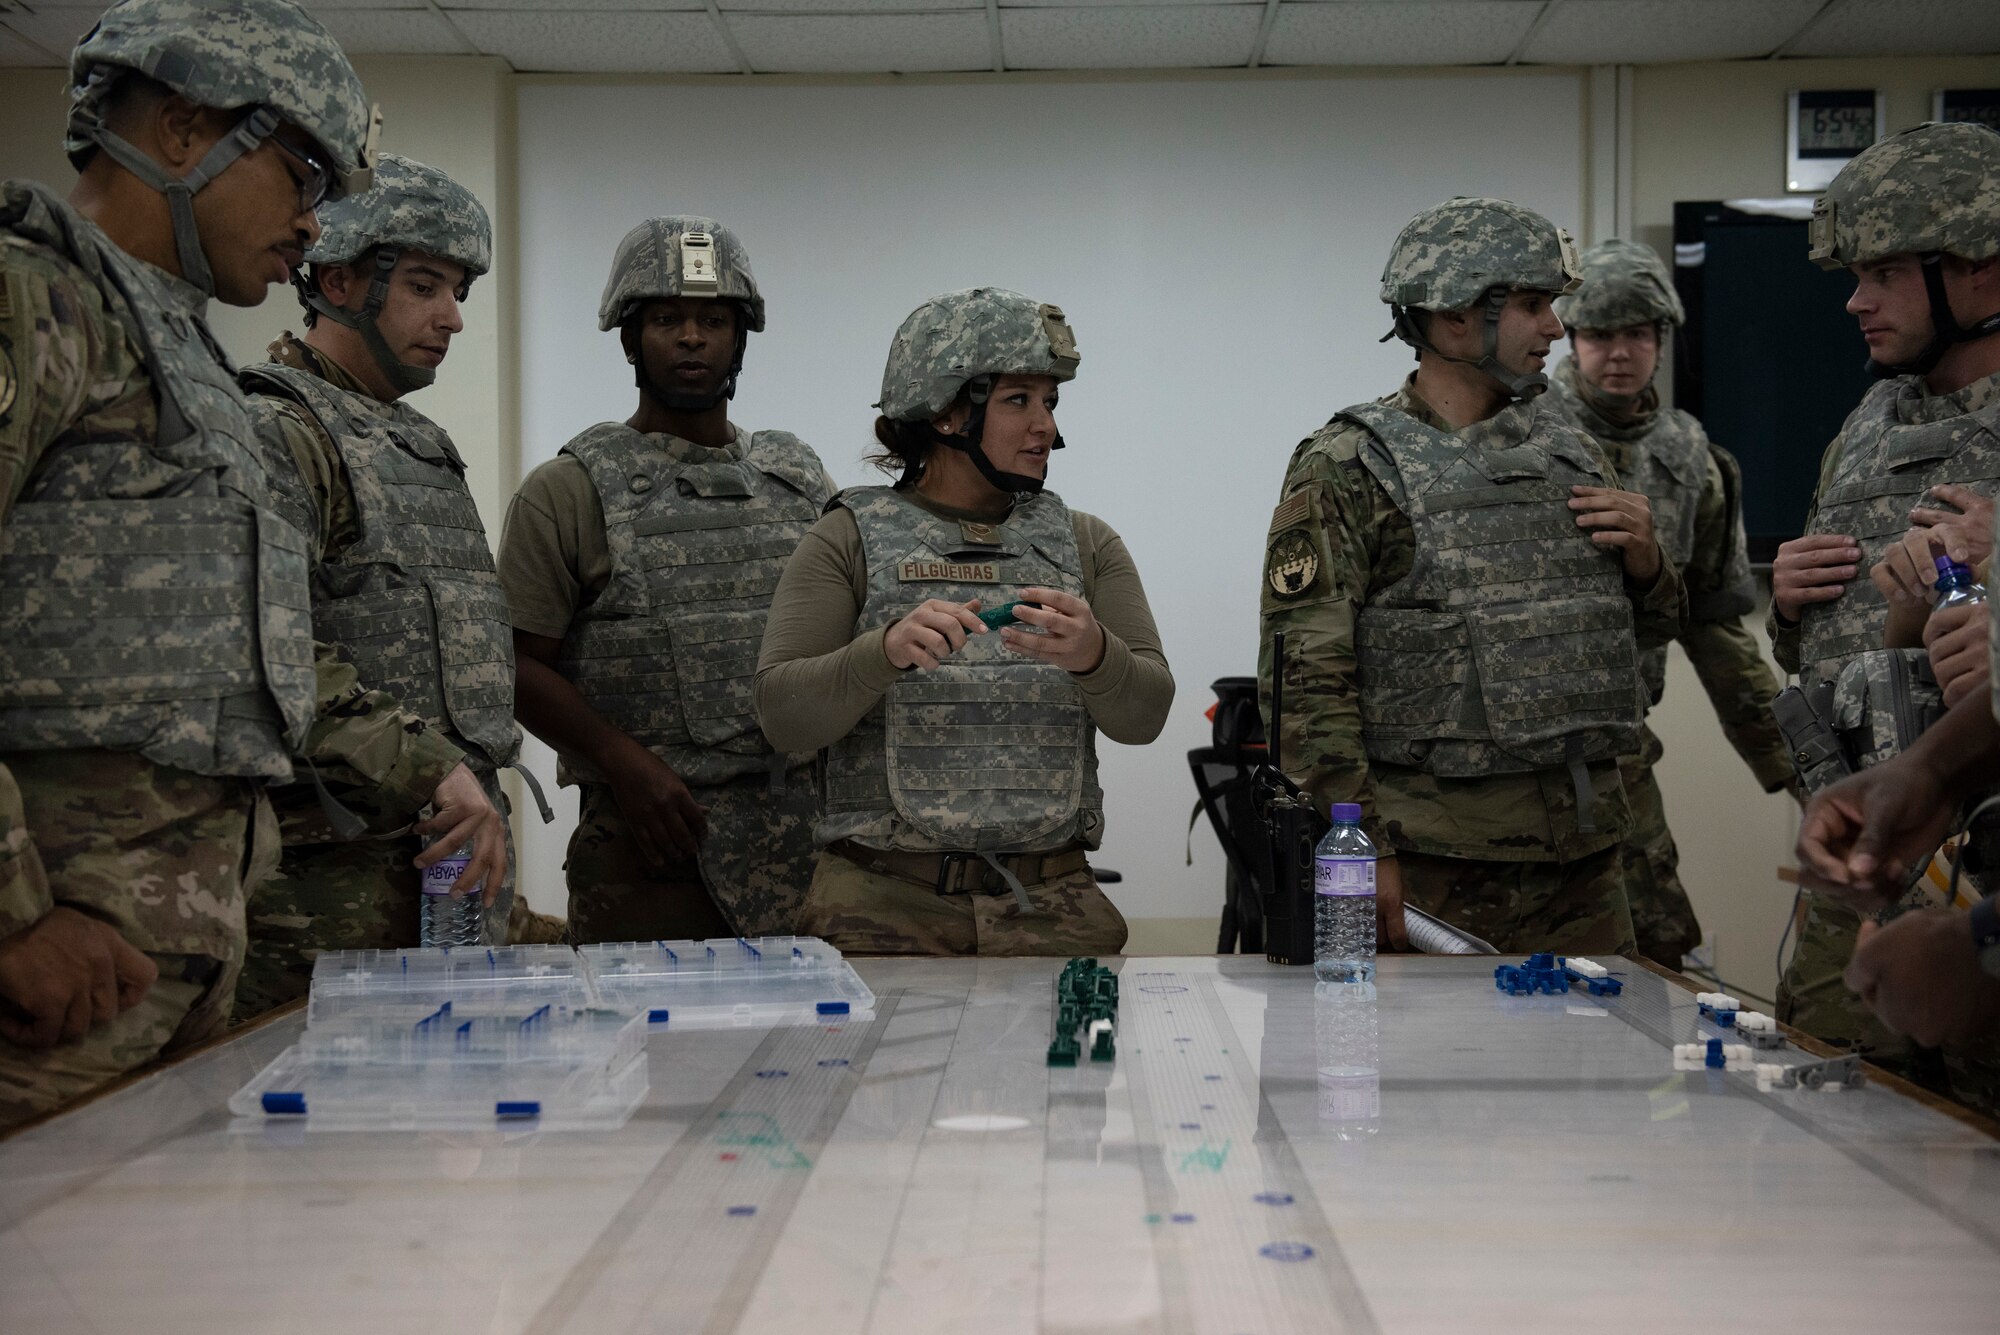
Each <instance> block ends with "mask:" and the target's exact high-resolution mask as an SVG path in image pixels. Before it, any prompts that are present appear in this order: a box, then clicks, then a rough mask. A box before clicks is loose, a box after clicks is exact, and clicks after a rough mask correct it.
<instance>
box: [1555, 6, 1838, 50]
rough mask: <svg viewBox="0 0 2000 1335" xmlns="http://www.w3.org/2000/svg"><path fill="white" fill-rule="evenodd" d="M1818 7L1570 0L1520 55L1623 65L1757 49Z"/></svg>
mask: <svg viewBox="0 0 2000 1335" xmlns="http://www.w3.org/2000/svg"><path fill="white" fill-rule="evenodd" d="M1821 7H1822V0H1589V3H1577V0H1571V2H1570V3H1568V4H1562V5H1557V6H1556V7H1555V8H1554V9H1552V10H1550V11H1549V16H1548V19H1547V21H1546V22H1544V23H1543V24H1542V26H1541V28H1540V30H1539V31H1537V32H1536V33H1535V35H1534V37H1533V38H1532V39H1530V40H1529V42H1528V45H1527V47H1526V49H1525V50H1523V51H1522V53H1521V58H1522V59H1523V60H1529V61H1536V62H1538V63H1541V64H1547V65H1627V64H1664V63H1666V62H1668V61H1674V60H1740V59H1743V58H1744V57H1750V56H1765V55H1769V54H1770V53H1771V52H1772V51H1774V50H1776V49H1777V48H1778V47H1779V46H1781V45H1782V44H1783V43H1784V41H1785V39H1786V38H1788V37H1790V36H1791V35H1792V34H1793V33H1795V32H1797V31H1798V30H1799V29H1800V28H1802V27H1804V26H1805V24H1806V21H1807V20H1808V19H1810V18H1812V16H1813V15H1814V14H1817V13H1818V12H1819V11H1820V9H1821Z"/></svg>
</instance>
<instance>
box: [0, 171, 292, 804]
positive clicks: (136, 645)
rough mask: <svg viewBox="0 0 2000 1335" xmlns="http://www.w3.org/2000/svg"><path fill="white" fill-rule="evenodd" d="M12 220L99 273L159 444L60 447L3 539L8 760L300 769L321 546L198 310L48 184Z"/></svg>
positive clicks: (195, 301) (3, 740)
mask: <svg viewBox="0 0 2000 1335" xmlns="http://www.w3.org/2000/svg"><path fill="white" fill-rule="evenodd" d="M0 228H4V229H5V230H6V231H7V232H9V233H11V234H12V235H14V236H18V237H22V238H25V239H27V240H30V241H35V242H39V243H41V244H44V245H46V246H48V247H50V248H51V249H53V250H55V251H56V252H57V253H59V254H61V255H62V256H63V257H64V258H65V259H67V260H69V261H70V262H71V263H73V264H75V265H76V266H77V267H78V268H79V269H81V270H82V271H83V272H84V273H85V274H86V275H87V276H88V278H89V279H90V281H91V283H92V285H93V286H94V287H95V288H96V290H97V291H98V292H99V293H100V294H101V295H102V297H103V299H104V302H105V305H106V306H107V307H108V308H109V309H110V310H111V312H112V313H113V314H114V316H115V317H116V318H117V320H118V322H119V323H120V324H121V325H122V326H123V327H124V329H125V332H126V334H127V335H128V336H129V337H130V338H131V340H132V342H133V344H134V345H135V346H136V347H137V349H138V350H139V354H140V357H141V359H142V360H143V362H144V364H145V366H146V368H147V370H148V372H149V373H150V375H151V378H152V382H153V386H154V388H155V390H156V391H157V393H158V397H159V422H158V432H157V435H156V436H155V437H154V438H153V439H150V440H104V441H92V440H75V441H69V442H65V443H63V444H62V445H60V446H58V447H57V448H55V449H53V450H51V451H50V452H49V453H48V454H46V455H45V456H44V457H43V458H42V460H41V462H40V464H39V465H38V466H37V467H36V469H35V471H34V474H33V475H32V476H31V477H30V478H29V479H28V483H27V487H26V489H25V490H24V491H23V492H22V493H21V496H20V499H19V501H18V503H17V504H16V505H15V507H14V510H13V512H12V513H11V514H10V515H9V516H8V517H7V519H6V521H5V525H4V528H0V750H4V751H15V750H42V749H62V750H67V749H74V748H82V747H101V748H107V749H111V750H119V751H136V752H138V753H139V754H141V755H143V756H145V757H146V758H147V759H149V760H152V761H153V762H155V763H156V764H160V765H166V766H171V767H173V768H176V769H183V770H190V771H193V772H195V773H198V774H210V775H244V776H258V777H264V778H277V779H284V778H289V777H290V775H291V772H292V768H291V760H290V755H291V753H292V750H293V748H294V747H295V746H296V745H297V744H299V743H300V742H302V741H303V739H304V737H305V732H306V728H307V726H308V725H309V724H310V723H311V722H312V718H313V712H314V681H313V653H312V633H311V606H312V603H311V594H310V592H309V589H308V586H307V571H308V568H309V566H310V563H311V544H310V542H309V540H308V539H307V537H306V535H305V534H304V533H301V532H300V531H299V530H298V529H297V528H295V527H294V526H293V525H292V524H291V523H289V522H287V521H286V520H285V519H284V518H282V517H281V516H280V514H279V512H278V511H277V510H275V509H274V508H272V506H271V502H270V493H269V485H268V479H267V477H266V475H265V471H264V463H263V456H262V454H261V453H260V452H259V449H258V445H257V437H256V432H255V429H254V427H253V425H252V419H251V416H250V409H249V406H248V405H247V404H246V403H245V402H244V399H243V395H242V393H241V392H240V391H239V390H238V389H237V387H236V382H235V380H234V378H233V377H232V376H231V374H230V371H229V366H228V361H227V359H226V358H225V356H224V355H223V353H222V350H221V348H220V347H219V346H218V345H217V344H216V343H215V340H214V336H213V335H211V334H210V333H209V331H208V326H207V324H206V322H205V320H204V318H203V307H204V305H205V304H206V303H205V301H204V299H203V298H202V297H201V296H200V295H199V294H198V293H197V292H196V291H195V289H193V288H192V287H189V286H188V285H187V284H184V283H180V282H178V281H177V280H175V279H173V278H172V277H171V276H169V275H167V274H165V273H162V272H161V271H159V270H157V269H153V268H151V267H150V266H148V265H146V264H143V263H141V262H140V261H138V260H135V259H133V258H132V257H131V256H129V255H127V254H125V252H123V251H121V250H120V249H118V248H117V247H116V246H114V245H113V244H111V242H110V241H109V240H108V239H107V238H106V237H105V236H104V234H103V233H102V232H100V231H99V230H98V229H97V228H96V227H95V226H93V225H92V224H91V223H90V222H89V221H88V220H86V219H85V218H83V217H82V216H81V215H79V214H77V213H76V212H75V211H74V210H72V209H71V208H70V207H69V206H68V205H67V204H65V203H63V202H62V201H61V200H59V199H57V198H56V197H55V196H54V195H53V194H51V193H49V192H48V191H47V190H45V189H44V188H42V187H40V186H35V185H27V184H23V183H20V182H11V183H9V184H8V185H7V186H6V188H5V191H4V196H0Z"/></svg>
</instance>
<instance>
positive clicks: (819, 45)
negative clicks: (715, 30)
mask: <svg viewBox="0 0 2000 1335" xmlns="http://www.w3.org/2000/svg"><path fill="white" fill-rule="evenodd" d="M728 23H729V30H730V31H731V32H732V33H734V34H735V35H736V44H737V45H738V46H740V47H742V48H743V54H744V56H745V57H746V58H747V59H748V60H749V62H750V67H751V68H752V69H754V70H756V71H757V72H758V73H760V74H763V73H773V74H870V73H883V72H893V73H899V74H900V73H909V72H914V71H936V70H990V69H992V68H993V47H992V43H991V41H990V40H989V38H988V36H987V32H986V16H985V15H984V14H983V13H964V14H870V15H863V16H857V17H848V18H832V17H828V16H823V15H809V14H733V15H731V16H730V17H729V19H728Z"/></svg>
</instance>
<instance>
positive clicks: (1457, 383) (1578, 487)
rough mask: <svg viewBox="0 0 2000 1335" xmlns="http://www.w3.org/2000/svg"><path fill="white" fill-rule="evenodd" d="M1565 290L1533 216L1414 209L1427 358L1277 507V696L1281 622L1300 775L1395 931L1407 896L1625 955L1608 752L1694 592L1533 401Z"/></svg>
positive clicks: (1542, 936)
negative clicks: (1375, 853) (1358, 812)
mask: <svg viewBox="0 0 2000 1335" xmlns="http://www.w3.org/2000/svg"><path fill="white" fill-rule="evenodd" d="M1576 281H1577V271H1576V260H1575V255H1574V252H1573V250H1572V249H1571V246H1570V241H1569V237H1568V235H1567V234H1566V233H1564V232H1562V231H1561V230H1560V229H1558V228H1557V227H1555V225H1554V224H1552V223H1550V222H1549V221H1548V220H1547V219H1546V218H1543V217H1542V216H1540V215H1539V214H1536V213H1533V212H1531V211H1529V210H1527V209H1524V208H1521V207H1520V206H1519V205H1516V204H1511V203H1508V202H1506V201H1505V200H1494V199H1454V200H1451V201H1448V202H1447V203H1445V204H1442V205H1439V206H1438V207H1436V208H1433V209H1428V210H1426V211H1424V212H1423V213H1420V214H1418V215H1417V216H1416V218H1414V219H1412V220H1411V222H1410V223H1409V224H1408V225H1407V226H1406V227H1405V228H1404V229H1403V231H1402V233H1401V235H1399V236H1398V237H1397V239H1396V243H1395V245H1394V247H1393V248H1392V250H1391V252H1390V256H1389V262H1388V265H1387V266H1386V267H1385V269H1384V270H1383V275H1382V293H1381V295H1382V300H1383V301H1384V302H1386V303H1388V305H1389V307H1390V309H1391V311H1392V312H1393V313H1394V318H1395V332H1396V334H1397V336H1398V337H1400V338H1401V339H1402V340H1403V341H1404V342H1406V343H1409V344H1410V345H1411V346H1413V347H1414V348H1415V349H1416V352H1417V370H1416V373H1415V374H1414V375H1412V376H1411V377H1410V378H1409V379H1408V380H1407V381H1405V382H1404V384H1403V387H1402V388H1401V389H1400V390H1398V391H1397V392H1396V393H1394V394H1392V395H1390V396H1389V397H1387V398H1385V399H1381V400H1378V401H1377V402H1375V403H1370V404H1362V405H1359V406H1357V407H1354V408H1349V409H1347V410H1345V411H1343V412H1341V413H1340V414H1338V415H1336V416H1335V417H1334V419H1333V420H1332V421H1331V422H1329V423H1328V424H1327V425H1326V426H1325V427H1324V428H1322V429H1321V430H1320V431H1319V432H1318V433H1317V434H1315V435H1313V436H1310V437H1308V438H1307V439H1306V440H1305V441H1303V442H1302V443H1301V444H1300V445H1299V447H1298V449H1297V451H1296V452H1294V454H1293V456H1292V461H1291V464H1290V467H1289V468H1288V469H1287V470H1286V474H1285V484H1284V491H1283V499H1282V500H1281V501H1280V503H1279V505H1278V508H1277V511H1276V513H1275V514H1274V515H1273V516H1272V518H1271V527H1270V536H1269V539H1268V544H1267V554H1266V558H1265V569H1264V583H1263V591H1262V598H1263V629H1264V639H1265V646H1264V649H1263V652H1262V654H1261V655H1260V675H1261V677H1262V685H1263V690H1264V692H1265V698H1266V700H1267V701H1268V699H1269V692H1270V688H1271V683H1272V676H1273V673H1274V672H1275V671H1276V670H1278V665H1276V664H1274V663H1273V662H1272V661H1271V657H1270V648H1269V641H1270V638H1271V633H1272V632H1274V631H1280V630H1282V631H1284V632H1285V634H1286V646H1285V650H1286V661H1285V662H1284V664H1283V665H1282V670H1283V671H1284V673H1285V678H1284V680H1285V703H1286V710H1285V717H1284V719H1283V726H1282V742H1283V751H1284V756H1285V760H1286V763H1287V767H1288V769H1289V770H1290V772H1291V775H1292V777H1293V778H1294V779H1295V780H1297V781H1298V782H1299V784H1300V785H1301V786H1302V787H1304V788H1305V789H1306V790H1307V791H1309V792H1310V793H1311V794H1312V795H1313V798H1314V799H1315V801H1316V802H1318V803H1320V804H1321V805H1322V806H1323V807H1324V806H1327V805H1330V804H1331V803H1334V802H1358V803H1360V804H1361V806H1362V809H1363V813H1364V814H1363V823H1364V828H1365V829H1366V830H1367V832H1368V835H1369V837H1370V838H1371V839H1372V840H1374V842H1375V844H1376V846H1377V847H1378V848H1379V849H1381V850H1382V852H1383V854H1384V856H1383V858H1382V860H1381V862H1380V864H1379V865H1378V868H1377V878H1378V880H1377V888H1378V896H1377V903H1378V911H1379V912H1380V914H1381V919H1382V921H1381V930H1382V932H1383V933H1384V934H1385V935H1384V939H1385V940H1387V941H1389V942H1391V943H1393V944H1401V942H1402V914H1401V912H1400V905H1401V901H1402V898H1403V897H1404V896H1406V895H1407V896H1408V898H1409V900H1410V902H1412V903H1414V904H1416V905H1417V906H1419V907H1420V908H1422V909H1424V910H1426V911H1428V912H1430V913H1434V914H1437V915H1439V916H1441V917H1444V918H1446V919H1447V920H1449V921H1451V922H1453V923H1456V924H1457V925H1459V926H1461V927H1463V928H1466V929H1467V930H1469V931H1471V932H1473V933H1475V934H1477V935H1479V936H1482V937H1484V938H1486V939H1487V940H1489V941H1491V942H1493V943H1494V944H1495V945H1496V946H1498V947H1499V948H1500V949H1501V950H1503V951H1530V950H1549V949H1554V950H1569V951H1579V952H1581V951H1630V950H1632V949H1633V945H1634V942H1633V933H1632V918H1631V913H1630V910H1629V908H1628V906H1627V902H1626V895H1625V877H1624V870H1623V863H1622V859H1621V854H1620V851H1619V845H1620V843H1621V842H1622V840H1623V839H1624V838H1625V835H1626V833H1627V831H1628V830H1629V829H1630V828H1631V818H1630V815H1629V813H1628V811H1627V806H1626V800H1625V792H1624V786H1623V784H1622V783H1621V781H1620V778H1619V763H1618V758H1619V757H1620V756H1625V755H1630V754H1633V753H1634V752H1635V751H1636V750H1637V749H1638V743H1639V729H1640V719H1641V716H1642V714H1643V712H1644V707H1645V695H1644V684H1643V679H1642V674H1641V669H1640V655H1641V652H1642V651H1643V650H1644V649H1649V648H1652V647H1655V646H1661V645H1664V644H1665V643H1666V642H1667V641H1668V640H1670V639H1671V638H1672V637H1673V636H1674V635H1675V634H1677V633H1678V632H1679V630H1680V628H1681V625H1682V619H1683V615H1684V610H1685V606H1684V594H1683V586H1682V584H1681V579H1680V575H1679V572H1678V571H1677V570H1676V568H1675V566H1674V564H1673V563H1672V562H1671V561H1667V560H1664V559H1663V557H1662V553H1661V549H1660V545H1659V543H1658V542H1657V541H1656V540H1655V539H1654V536H1653V523H1652V514H1651V507H1650V506H1649V504H1648V503H1647V500H1646V498H1645V497H1644V496H1642V495H1638V494H1636V493H1632V492H1627V491H1623V490H1621V489H1620V485H1619V481H1618V474H1617V473H1616V471H1615V470H1614V469H1613V468H1612V467H1611V465H1610V464H1609V463H1608V462H1607V461H1606V460H1605V458H1604V455H1603V452H1602V451H1601V450H1599V449H1598V447H1597V445H1596V444H1595V442H1593V441H1592V440H1591V439H1590V437H1588V436H1587V435H1585V434H1584V433H1582V432H1581V431H1579V430H1577V429H1576V427H1574V426H1573V425H1571V423H1570V422H1569V420H1568V418H1567V417H1566V416H1565V414H1564V413H1563V412H1562V411H1561V410H1560V409H1559V408H1557V407H1555V406H1554V405H1553V404H1552V403H1551V402H1550V401H1549V400H1548V399H1547V398H1546V397H1543V396H1542V395H1541V391H1542V390H1543V389H1544V388H1545V387H1546V385H1547V381H1546V380H1545V379H1544V378H1543V376H1542V375H1541V374H1540V369H1541V366H1542V364H1543V358H1544V357H1546V355H1547V353H1548V349H1549V345H1550V344H1551V343H1553V342H1554V341H1555V340H1556V339H1559V338H1561V337H1562V333H1563V327H1562V324H1561V323H1560V322H1559V321H1558V320H1557V319H1556V317H1555V314H1554V312H1553V310H1552V308H1551V302H1552V301H1553V299H1554V298H1555V297H1556V296H1557V295H1558V294H1560V293H1563V292H1567V291H1569V290H1570V289H1571V288H1573V287H1574V286H1575V284H1576ZM1267 710H1268V705H1267Z"/></svg>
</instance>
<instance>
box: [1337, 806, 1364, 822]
mask: <svg viewBox="0 0 2000 1335" xmlns="http://www.w3.org/2000/svg"><path fill="white" fill-rule="evenodd" d="M1330 814H1331V816H1332V818H1333V819H1334V820H1335V821H1337V822H1339V823H1341V824H1343V825H1359V824H1360V823H1361V804H1360V803H1359V802H1335V803H1334V804H1333V810H1332V812H1331V813H1330Z"/></svg>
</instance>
